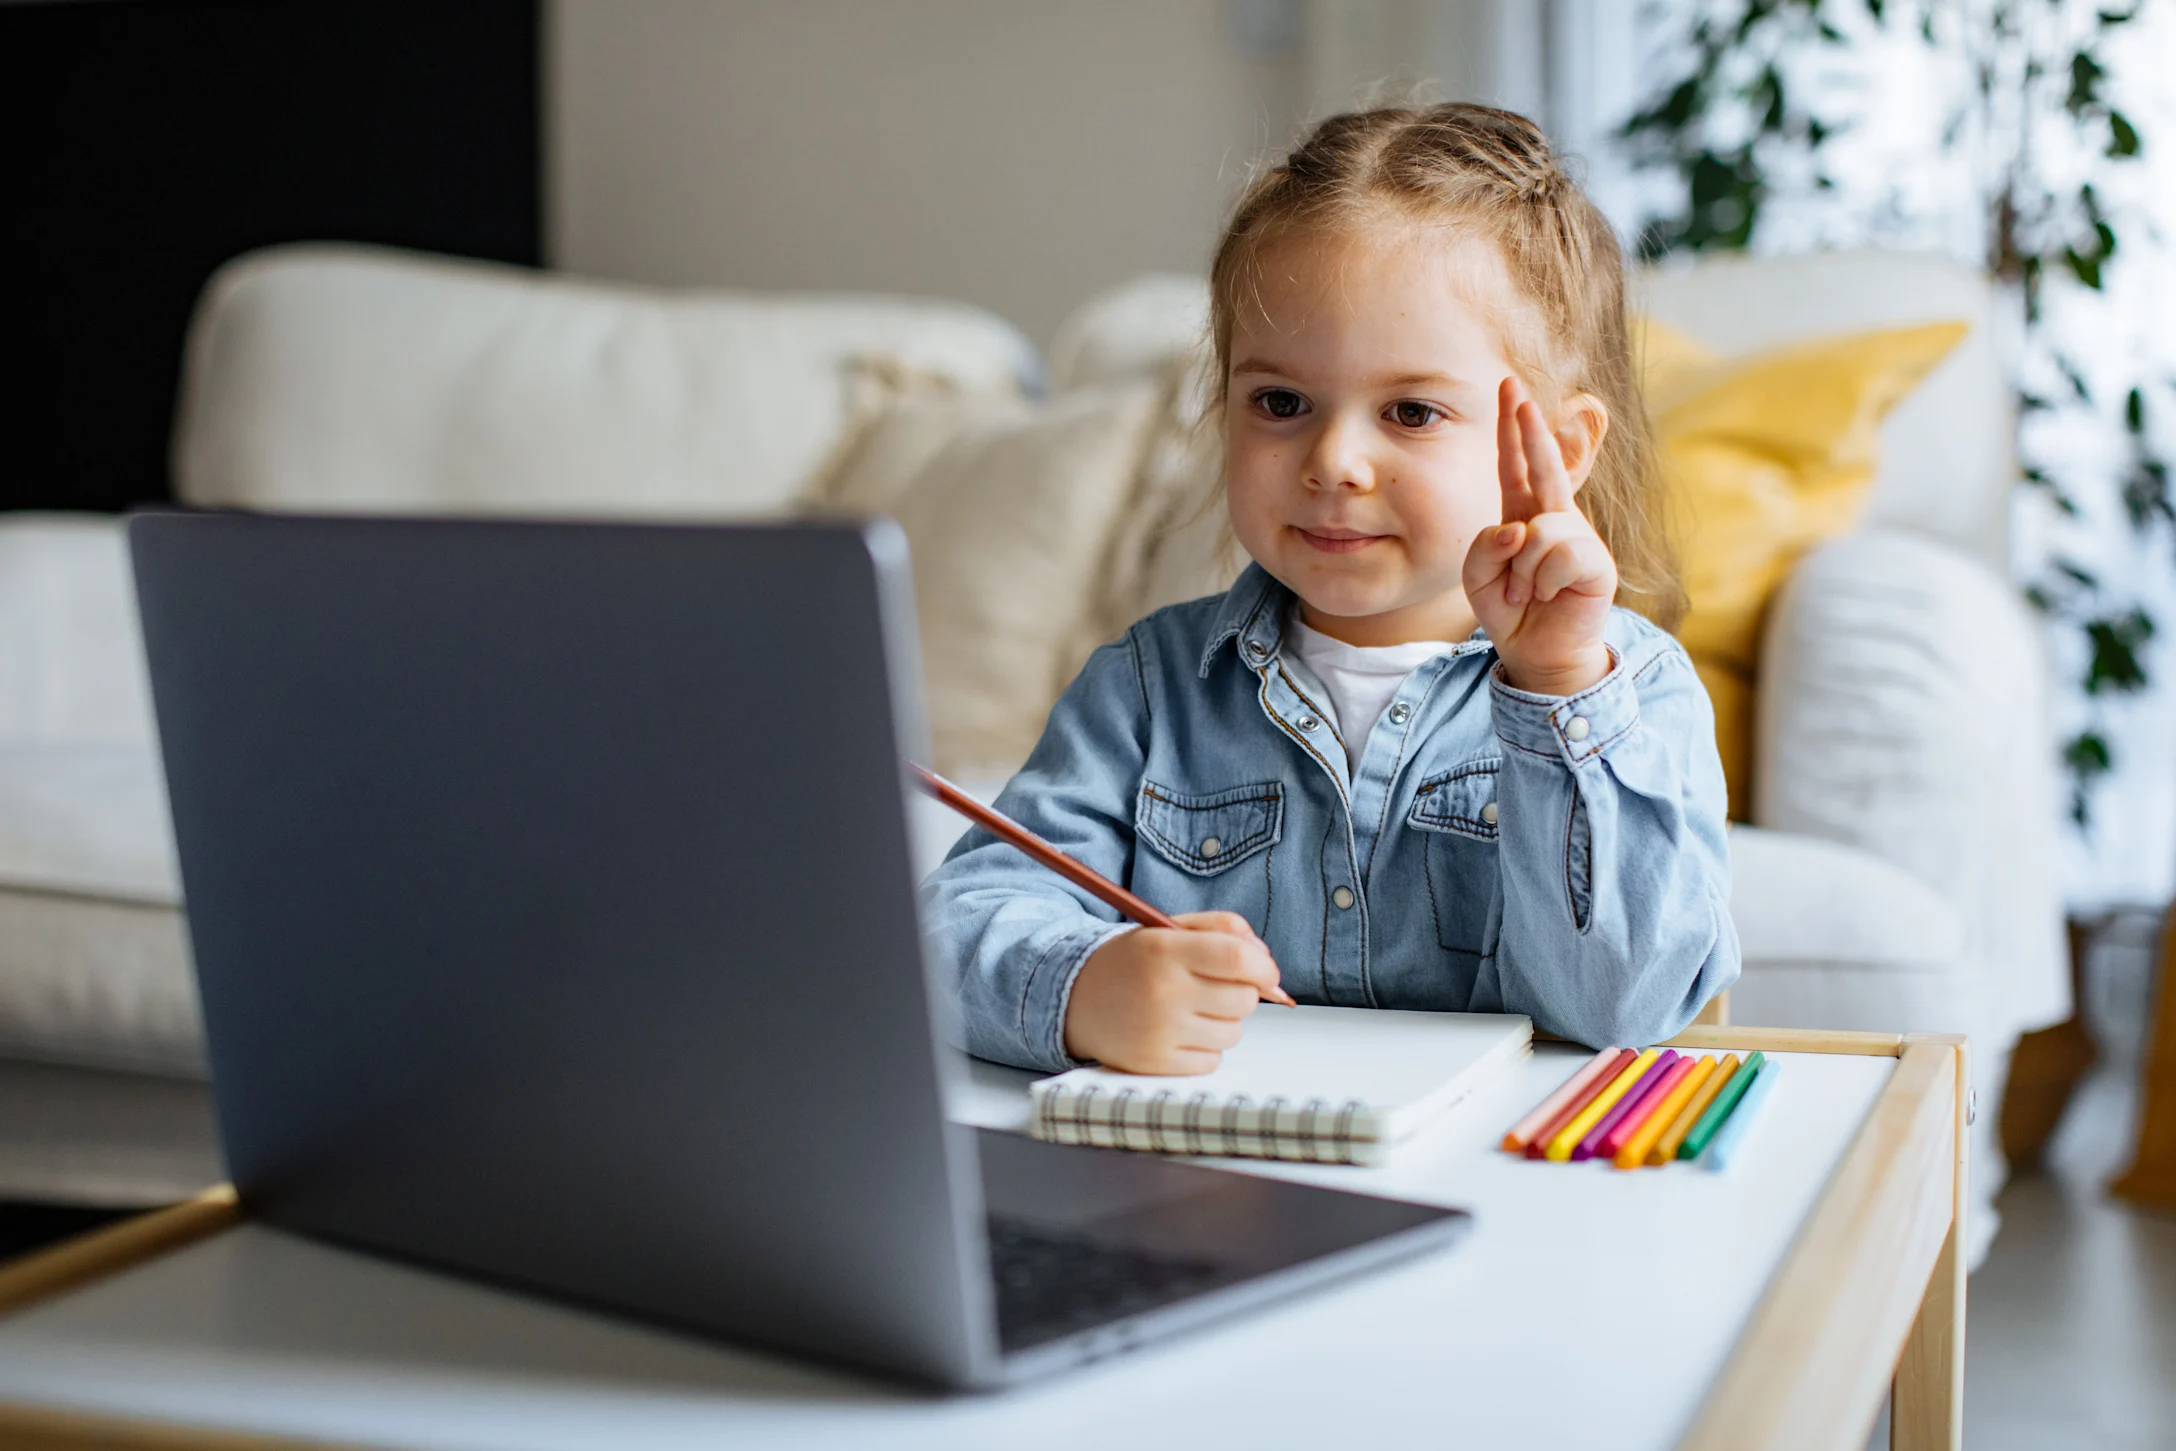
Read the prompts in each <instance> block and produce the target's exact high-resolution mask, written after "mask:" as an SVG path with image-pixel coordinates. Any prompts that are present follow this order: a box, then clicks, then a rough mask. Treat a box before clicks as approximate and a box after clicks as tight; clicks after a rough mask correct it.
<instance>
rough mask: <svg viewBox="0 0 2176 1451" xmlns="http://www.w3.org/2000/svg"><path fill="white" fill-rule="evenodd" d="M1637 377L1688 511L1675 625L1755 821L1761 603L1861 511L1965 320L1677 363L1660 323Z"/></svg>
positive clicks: (1728, 771)
mask: <svg viewBox="0 0 2176 1451" xmlns="http://www.w3.org/2000/svg"><path fill="white" fill-rule="evenodd" d="M1646 333H1647V336H1648V345H1647V346H1646V347H1645V348H1644V349H1643V359H1642V361H1643V364H1644V368H1643V371H1644V373H1645V376H1644V377H1643V379H1642V386H1643V387H1644V389H1645V390H1646V394H1647V401H1648V405H1649V407H1650V408H1652V409H1653V411H1654V416H1655V436H1656V439H1657V440H1658V442H1659V443H1660V444H1661V448H1662V455H1663V467H1664V468H1665V469H1667V470H1668V471H1669V473H1670V474H1671V476H1672V484H1673V485H1674V489H1675V497H1674V499H1673V503H1674V504H1675V506H1676V507H1677V508H1678V510H1679V511H1680V513H1681V515H1682V519H1683V524H1684V528H1683V531H1682V532H1683V538H1682V541H1681V545H1680V554H1681V556H1682V561H1683V564H1684V574H1685V595H1686V603H1687V609H1686V612H1685V618H1684V620H1683V621H1682V622H1681V623H1680V624H1679V626H1678V629H1677V634H1678V638H1679V639H1680V640H1682V641H1683V642H1684V645H1685V648H1686V650H1687V651H1688V652H1690V653H1691V655H1692V658H1693V664H1694V665H1695V666H1696V667H1697V668H1698V670H1699V672H1700V679H1701V682H1702V683H1703V684H1705V685H1706V686H1707V689H1708V694H1709V696H1710V697H1712V698H1713V700H1714V702H1715V736H1716V741H1715V743H1716V746H1717V748H1718V749H1719V750H1720V751H1721V753H1722V759H1723V776H1724V779H1725V780H1726V781H1727V782H1728V784H1729V787H1730V814H1731V817H1732V819H1734V820H1739V821H1744V820H1749V819H1751V816H1752V800H1751V787H1752V770H1753V764H1752V750H1753V699H1754V695H1753V692H1754V681H1755V679H1756V678H1757V675H1758V671H1759V663H1760V625H1761V619H1762V616H1763V613H1764V611H1765V609H1766V607H1767V603H1768V598H1769V596H1770V595H1771V594H1773V593H1774V592H1775V589H1776V587H1777V586H1778V585H1779V584H1781V583H1782V581H1783V578H1784V576H1785V574H1786V573H1787V572H1788V571H1789V569H1790V567H1791V566H1792V564H1794V563H1795V562H1796V561H1797V559H1798V557H1799V555H1800V554H1802V553H1803V552H1804V551H1805V550H1806V549H1807V548H1808V547H1810V546H1811V545H1813V544H1815V543H1817V542H1819V541H1820V540H1822V539H1825V538H1828V537H1830V536H1833V535H1836V534H1840V533H1842V532H1844V531H1845V530H1847V529H1849V528H1850V527H1851V525H1852V524H1853V523H1854V522H1855V521H1856V520H1857V518H1858V515H1859V510H1860V508H1861V506H1862V505H1863V504H1864V502H1865V498H1866V495H1867V492H1868V491H1869V490H1870V489H1871V488H1872V487H1873V482H1874V468H1875V463H1876V456H1877V442H1878V438H1879V432H1878V430H1879V426H1880V423H1881V420H1882V418H1883V417H1884V416H1885V415H1886V414H1887V413H1888V412H1889V410H1890V408H1892V407H1893V406H1894V405H1895V404H1896V402H1897V401H1898V400H1899V399H1901V398H1902V397H1903V396H1904V395H1905V394H1906V393H1908V392H1910V391H1911V388H1912V386H1913V385H1914V384H1915V383H1917V382H1918V381H1919V379H1920V378H1921V377H1922V376H1923V375H1924V374H1925V373H1926V371H1927V370H1928V369H1929V368H1931V367H1933V366H1934V364H1936V363H1937V362H1939V361H1940V360H1941V358H1942V356H1943V355H1944V354H1945V353H1947V352H1948V351H1949V350H1950V349H1951V348H1952V347H1954V346H1956V343H1957V340H1958V339H1959V338H1961V337H1962V336H1963V335H1964V333H1965V325H1964V324H1963V323H1961V322H1947V323H1929V324H1926V325H1924V326H1921V327H1916V328H1894V329H1889V330H1885V331H1880V332H1868V333H1854V334H1850V335H1846V336H1842V337H1834V338H1822V339H1817V340H1815V341H1812V342H1800V343H1794V344H1791V345H1789V346H1786V347H1780V348H1774V349H1771V350H1769V351H1766V352H1761V353H1754V354H1749V355H1745V356H1740V357H1734V358H1728V359H1715V358H1713V357H1712V356H1711V357H1710V358H1708V359H1706V360H1701V359H1698V358H1697V357H1696V356H1691V355H1688V345H1686V344H1685V342H1684V340H1676V341H1677V342H1678V343H1679V344H1680V346H1678V347H1677V348H1676V349H1674V351H1675V352H1676V353H1677V355H1678V356H1677V357H1676V359H1675V365H1674V366H1671V365H1670V361H1671V360H1670V354H1671V353H1672V351H1673V349H1671V348H1669V347H1666V346H1658V343H1660V342H1661V341H1663V339H1662V337H1661V336H1659V335H1661V334H1662V333H1663V330H1662V328H1661V327H1660V325H1659V324H1650V325H1649V326H1648V327H1647V329H1646Z"/></svg>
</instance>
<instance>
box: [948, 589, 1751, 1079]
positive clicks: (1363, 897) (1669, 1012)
mask: <svg viewBox="0 0 2176 1451" xmlns="http://www.w3.org/2000/svg"><path fill="white" fill-rule="evenodd" d="M1291 602H1292V595H1291V592H1290V591H1289V590H1287V589H1286V588H1285V587H1284V586H1283V585H1281V584H1279V583H1277V582H1276V581H1275V580H1274V579H1272V578H1271V577H1270V576H1269V575H1268V574H1267V573H1266V572H1264V571H1263V570H1262V569H1261V568H1260V567H1259V566H1255V567H1252V568H1250V569H1248V570H1247V572H1246V573H1245V574H1244V575H1242V576H1241V577H1240V579H1239V582H1238V583H1237V584H1235V585H1233V586H1232V588H1231V590H1230V592H1229V593H1227V594H1225V595H1224V596H1222V597H1221V598H1218V597H1211V598H1207V599H1200V600H1194V601H1192V602H1190V603H1187V604H1182V605H1173V606H1172V607H1170V608H1169V609H1165V610H1161V611H1158V612H1157V613H1156V614H1153V615H1151V616H1149V617H1148V618H1147V619H1145V620H1142V621H1141V622H1140V623H1139V624H1136V625H1135V626H1134V627H1133V628H1132V629H1130V630H1128V631H1127V632H1126V635H1125V637H1124V638H1123V639H1121V640H1118V641H1117V642H1115V643H1113V644H1109V645H1105V646H1104V647H1102V648H1101V649H1099V650H1098V651H1096V652H1095V654H1094V655H1093V656H1091V657H1090V658H1089V661H1088V663H1087V665H1086V666H1084V667H1083V668H1082V670H1081V672H1080V675H1079V676H1078V677H1077V678H1076V679H1075V680H1074V681H1073V683H1072V685H1071V686H1070V687H1068V689H1067V690H1066V692H1065V695H1064V696H1063V698H1061V699H1060V700H1059V702H1058V704H1057V705H1056V706H1055V707H1054V708H1053V709H1052V710H1051V713H1050V721H1049V724H1048V725H1047V726H1046V727H1045V729H1044V732H1043V737H1042V740H1041V741H1040V742H1039V743H1038V744H1037V745H1036V747H1035V751H1034V754H1033V755H1031V756H1030V757H1029V758H1028V762H1027V764H1026V766H1024V767H1023V768H1022V769H1021V771H1020V773H1019V774H1018V775H1016V776H1014V777H1013V779H1012V781H1011V783H1010V784H1009V785H1007V786H1006V788H1005V790H1004V793H1003V794H1002V795H1000V796H999V797H998V800H997V805H998V808H999V809H1000V810H1002V811H1004V812H1006V813H1007V814H1008V815H1010V816H1012V817H1013V818H1014V819H1016V820H1018V821H1019V822H1021V823H1022V824H1023V825H1025V826H1027V827H1028V828H1029V829H1030V830H1032V831H1035V832H1037V833H1039V834H1040V835H1042V836H1043V837H1044V838H1046V839H1047V840H1049V841H1051V842H1052V843H1054V844H1055V845H1057V846H1058V847H1059V848H1060V849H1061V850H1063V851H1066V852H1069V853H1071V854H1072V855H1073V856H1075V857H1077V858H1079V859H1080V860H1081V861H1083V862H1085V863H1087V864H1088V865H1089V866H1091V867H1093V868H1095V869H1096V870H1097V871H1099V872H1101V873H1103V874H1104V875H1105V876H1107V877H1110V878H1112V879H1113V880H1115V881H1119V882H1123V883H1125V884H1126V885H1127V886H1128V887H1130V888H1132V889H1133V891H1134V892H1135V893H1137V894H1138V895H1140V896H1142V897H1144V898H1146V899H1147V900H1148V901H1150V902H1153V903H1154V904H1156V905H1157V906H1159V907H1161V908H1163V909H1164V910H1165V911H1166V912H1172V913H1179V912H1196V911H1211V910H1222V911H1227V912H1236V913H1238V914H1239V915H1240V916H1242V917H1244V918H1246V920H1247V921H1248V922H1249V923H1251V924H1252V925H1253V927H1254V930H1255V931H1256V933H1258V934H1259V935H1260V936H1261V938H1262V940H1263V942H1265V943H1266V944H1268V947H1269V950H1270V953H1271V955H1272V956H1273V957H1275V959H1276V961H1277V965H1278V967H1279V969H1281V971H1282V972H1283V974H1284V986H1285V990H1286V991H1288V992H1289V993H1291V994H1292V996H1293V997H1295V998H1297V999H1298V1000H1299V1001H1301V1002H1303V1003H1329V1004H1335V1005H1338V1006H1344V1007H1383V1008H1423V1009H1439V1010H1449V1011H1468V1012H1511V1013H1527V1014H1530V1015H1531V1016H1532V1017H1533V1019H1534V1024H1535V1026H1536V1027H1538V1028H1542V1029H1545V1030H1548V1031H1550V1032H1554V1033H1558V1034H1561V1035H1562V1036H1564V1037H1567V1038H1571V1039H1574V1040H1576V1041H1579V1042H1582V1043H1588V1044H1592V1045H1595V1046H1602V1045H1608V1044H1641V1043H1651V1042H1654V1041H1656V1040H1658V1039H1661V1038H1666V1037H1669V1036H1670V1035H1672V1034H1674V1033H1676V1032H1677V1031H1678V1030H1679V1029H1681V1028H1683V1027H1684V1026H1685V1025H1686V1024H1687V1023H1689V1022H1690V1021H1691V1020H1692V1018H1693V1016H1694V1014H1696V1013H1697V1012H1698V1011H1699V1010H1700V1007H1701V1005H1702V1004H1704V1003H1705V1002H1706V1001H1707V1000H1708V999H1709V998H1710V997H1712V996H1713V995H1714V994H1716V993H1717V992H1719V991H1721V990H1722V989H1724V988H1726V987H1728V986H1730V984H1731V983H1732V982H1734V981H1735V980H1736V979H1737V976H1738V939H1737V934H1736V932H1735V930H1734V929H1733V928H1732V926H1731V921H1730V913H1729V900H1730V857H1729V851H1728V848H1727V846H1726V845H1725V841H1724V826H1723V817H1724V793H1723V772H1722V763H1721V760H1720V759H1719V758H1718V756H1717V755H1716V750H1715V725H1714V718H1713V713H1712V711H1711V709H1710V707H1709V704H1708V698H1707V693H1706V691H1705V690H1704V689H1703V688H1702V687H1701V685H1700V682H1699V680H1698V678H1697V677H1696V676H1695V675H1694V674H1693V668H1692V663H1691V661H1690V660H1688V659H1687V658H1686V655H1685V652H1684V650H1683V649H1682V648H1681V647H1680V646H1679V645H1678V643H1677V642H1676V641H1675V640H1673V639H1672V638H1671V637H1670V636H1669V635H1667V634H1665V633H1664V632H1663V631H1661V630H1660V629H1658V628H1656V627H1655V626H1654V625H1652V624H1650V623H1648V622H1647V621H1646V620H1644V619H1642V618H1640V617H1639V616H1637V615H1635V614H1632V613H1631V612H1630V611H1627V610H1622V609H1619V610H1614V611H1612V612H1611V615H1610V619H1609V623H1608V626H1607V628H1606V631H1605V639H1606V641H1607V643H1608V645H1609V647H1610V652H1611V655H1612V661H1611V669H1610V672H1609V674H1608V675H1607V676H1605V677H1604V678H1603V679H1602V680H1601V681H1600V682H1598V683H1597V684H1595V685H1593V686H1592V687H1590V688H1588V689H1586V690H1584V691H1581V692H1580V693H1579V694H1577V695H1573V696H1546V695H1533V694H1529V693H1528V692H1526V691H1523V690H1517V689H1514V688H1512V686H1510V685H1509V684H1507V683H1506V682H1505V680H1504V679H1503V676H1502V674H1501V672H1500V671H1498V670H1497V669H1496V652H1495V650H1494V648H1493V647H1492V646H1491V645H1490V644H1489V642H1488V640H1487V637H1486V636H1485V635H1483V634H1482V633H1480V632H1478V631H1476V632H1475V634H1474V636H1473V637H1472V638H1471V639H1469V640H1467V641H1466V642H1464V643H1463V644H1460V645H1457V646H1454V647H1452V648H1451V649H1450V650H1449V652H1448V653H1446V654H1443V655H1439V656H1437V657H1436V658H1435V659H1433V660H1431V661H1429V662H1428V663H1427V664H1425V665H1422V666H1421V667H1420V668H1418V669H1417V670H1415V671H1414V672H1413V673H1412V674H1411V675H1410V676H1408V677H1407V678H1406V680H1405V682H1404V684H1403V685H1402V686H1400V687H1399V690H1398V693H1397V695H1396V696H1394V697H1393V698H1392V701H1391V703H1390V705H1389V706H1388V707H1387V708H1386V709H1385V710H1384V712H1383V714H1382V716H1381V718H1380V720H1379V721H1378V722H1377V723H1376V725H1375V728H1374V730H1373V732H1372V733H1371V734H1370V735H1369V737H1368V739H1367V741H1366V744H1365V746H1364V748H1363V749H1362V751H1361V752H1360V754H1359V757H1358V762H1359V763H1358V766H1357V767H1356V768H1351V769H1348V766H1347V760H1346V751H1345V749H1344V745H1343V742H1342V741H1340V740H1339V739H1338V737H1337V731H1336V725H1335V723H1334V721H1333V719H1332V718H1331V717H1330V716H1329V714H1328V713H1327V712H1326V711H1325V709H1324V707H1323V703H1322V702H1320V701H1318V700H1316V699H1313V698H1310V696H1309V695H1308V693H1307V692H1306V691H1305V690H1304V689H1303V688H1302V687H1301V685H1300V683H1299V681H1298V679H1296V678H1295V675H1294V672H1293V671H1292V670H1291V669H1290V668H1289V667H1288V664H1287V662H1286V661H1285V660H1284V659H1283V650H1284V644H1283V628H1284V621H1285V619H1286V618H1287V611H1288V609H1289V607H1290V605H1291ZM922 900H923V920H924V923H925V926H926V928H927V930H928V932H929V933H930V936H931V940H932V942H933V944H934V948H935V951H936V952H937V954H938V959H939V961H941V962H943V963H945V964H947V965H948V966H949V967H950V968H951V969H952V970H953V971H954V972H956V973H957V984H958V989H957V990H958V996H959V1026H960V1031H961V1032H962V1033H963V1034H964V1037H965V1046H966V1047H967V1049H968V1050H969V1051H970V1052H972V1053H974V1054H975V1055H976V1056H978V1057H982V1058H990V1059H995V1060H997V1061H999V1062H1002V1063H1011V1064H1016V1065H1018V1066H1020V1067H1023V1068H1040V1069H1049V1070H1053V1071H1055V1070H1059V1069H1064V1068H1069V1067H1073V1066H1076V1060H1074V1059H1073V1058H1071V1057H1070V1056H1069V1055H1068V1054H1067V1053H1066V1051H1065V1046H1064V1023H1065V1007H1066V1000H1067V997H1068V995H1069V994H1070V993H1071V991H1072V986H1073V979H1074V978H1075V976H1076V975H1077V974H1078V973H1079V972H1080V968H1081V964H1082V963H1083V962H1085V961H1086V960H1087V958H1088V955H1089V954H1090V953H1092V952H1094V951H1095V950H1096V948H1098V947H1100V946H1102V945H1103V943H1104V942H1105V941H1107V940H1108V939H1109V938H1111V937H1112V936H1113V935H1115V934H1116V933H1118V932H1121V931H1124V930H1126V926H1125V924H1124V923H1122V922H1121V921H1120V920H1119V918H1118V915H1117V913H1115V912H1114V911H1113V910H1112V909H1111V908H1109V907H1107V906H1105V905H1104V904H1103V903H1102V902H1100V901H1098V900H1096V899H1095V898H1093V897H1091V896H1089V895H1088V894H1087V893H1085V892H1082V891H1080V890H1079V889H1077V888H1075V887H1073V886H1072V885H1070V884H1069V883H1067V882H1066V881H1064V880H1063V879H1062V878H1060V877H1058V876H1057V875H1056V874H1055V873H1053V872H1050V871H1049V870H1047V869H1045V868H1043V867H1041V866H1038V865H1036V864H1035V863H1034V862H1033V861H1031V860H1030V859H1029V858H1028V857H1026V856H1025V855H1024V854H1022V853H1021V852H1019V851H1017V850H1015V849H1014V848H1012V847H1010V846H1007V845H1005V844H1003V843H1001V842H999V841H997V840H996V839H995V838H994V837H992V836H990V835H989V834H988V833H987V832H984V831H982V830H981V829H980V828H976V829H973V830H970V831H969V832H968V833H967V834H966V835H965V836H964V837H962V838H961V839H960V841H959V843H958V845H957V846H955V847H954V848H953V850H952V852H951V854H950V856H948V857H947V858H946V859H945V861H944V863H943V865H941V866H939V867H938V868H937V870H936V871H935V872H933V873H931V874H930V876H929V878H928V880H927V881H926V882H925V883H924V884H923V887H922Z"/></svg>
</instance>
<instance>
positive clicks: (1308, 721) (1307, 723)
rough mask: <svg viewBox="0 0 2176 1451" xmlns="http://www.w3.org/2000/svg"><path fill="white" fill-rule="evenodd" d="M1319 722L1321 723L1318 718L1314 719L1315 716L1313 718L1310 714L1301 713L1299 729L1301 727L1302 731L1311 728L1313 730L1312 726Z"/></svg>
mask: <svg viewBox="0 0 2176 1451" xmlns="http://www.w3.org/2000/svg"><path fill="white" fill-rule="evenodd" d="M1321 724H1322V722H1321V721H1319V720H1316V719H1315V718H1314V717H1313V716H1311V715H1303V716H1301V717H1300V729H1301V730H1303V731H1311V730H1313V729H1314V728H1315V727H1316V726H1318V725H1321Z"/></svg>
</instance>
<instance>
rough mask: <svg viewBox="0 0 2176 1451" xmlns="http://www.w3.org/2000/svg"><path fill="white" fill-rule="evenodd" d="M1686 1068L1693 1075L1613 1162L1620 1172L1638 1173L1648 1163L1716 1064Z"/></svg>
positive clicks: (1699, 1061) (1691, 1061) (1695, 1061)
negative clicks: (1644, 1161) (1645, 1161)
mask: <svg viewBox="0 0 2176 1451" xmlns="http://www.w3.org/2000/svg"><path fill="white" fill-rule="evenodd" d="M1686 1066H1687V1068H1688V1069H1689V1070H1690V1071H1688V1072H1687V1073H1686V1074H1685V1076H1684V1077H1683V1078H1680V1079H1679V1080H1678V1081H1677V1087H1675V1088H1673V1089H1671V1090H1670V1093H1669V1096H1668V1097H1667V1098H1665V1099H1663V1100H1662V1102H1661V1103H1659V1104H1657V1105H1656V1106H1655V1111H1654V1112H1653V1113H1651V1114H1649V1115H1648V1116H1647V1122H1645V1123H1643V1124H1641V1125H1640V1127H1639V1132H1638V1133H1636V1134H1634V1135H1632V1137H1631V1138H1629V1139H1627V1140H1626V1141H1625V1145H1624V1147H1623V1148H1621V1149H1619V1150H1618V1151H1617V1156H1616V1157H1615V1158H1614V1159H1611V1160H1610V1162H1611V1163H1613V1164H1615V1165H1616V1166H1617V1167H1618V1168H1620V1169H1637V1168H1638V1167H1639V1166H1640V1164H1641V1162H1642V1161H1643V1160H1645V1159H1646V1157H1647V1151H1648V1150H1650V1149H1652V1148H1653V1147H1654V1146H1655V1143H1656V1141H1657V1140H1659V1139H1660V1138H1661V1137H1662V1134H1663V1131H1664V1130H1665V1129H1667V1128H1669V1127H1670V1125H1671V1124H1673V1123H1676V1122H1677V1115H1678V1111H1679V1110H1680V1109H1682V1108H1684V1106H1685V1105H1686V1103H1687V1102H1688V1101H1690V1100H1691V1098H1692V1096H1693V1095H1694V1094H1696V1093H1698V1092H1699V1091H1700V1085H1701V1084H1703V1083H1705V1082H1707V1080H1708V1075H1709V1074H1711V1073H1713V1072H1714V1071H1715V1060H1714V1059H1713V1058H1688V1059H1687V1060H1686ZM1696 1122H1697V1120H1696Z"/></svg>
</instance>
